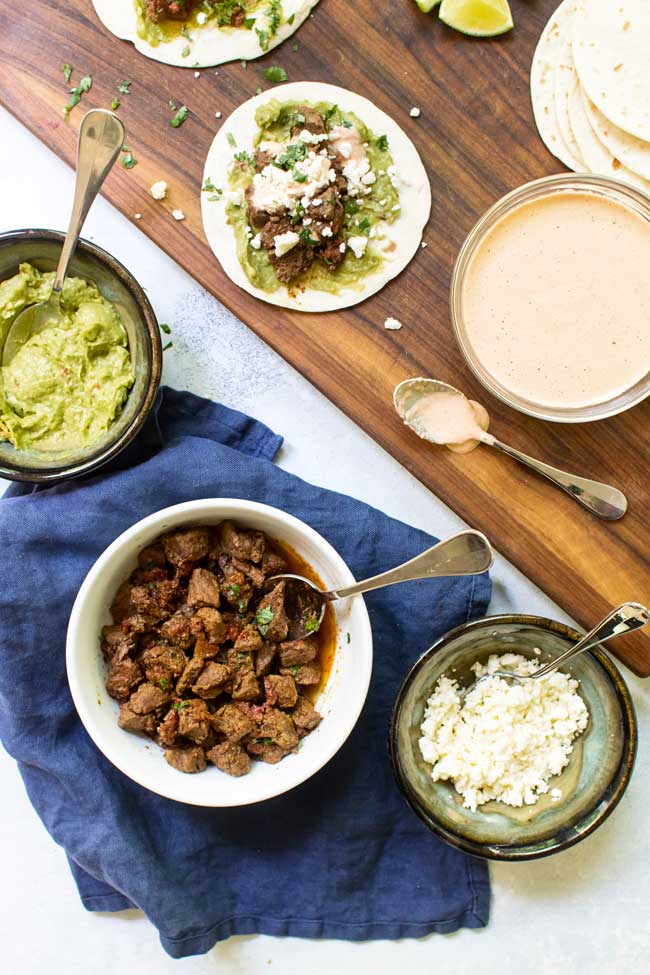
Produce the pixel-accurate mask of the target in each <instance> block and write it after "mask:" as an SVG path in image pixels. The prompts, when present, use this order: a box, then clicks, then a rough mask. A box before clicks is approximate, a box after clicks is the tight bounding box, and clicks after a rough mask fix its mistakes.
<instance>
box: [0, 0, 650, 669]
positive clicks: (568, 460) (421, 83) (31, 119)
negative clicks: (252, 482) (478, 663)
mask: <svg viewBox="0 0 650 975" xmlns="http://www.w3.org/2000/svg"><path fill="white" fill-rule="evenodd" d="M17 6H18V8H19V9H16V7H17ZM555 6H556V0H536V2H535V3H530V2H523V0H513V3H512V7H513V15H514V18H515V22H516V25H517V26H516V28H515V30H514V31H513V32H512V33H511V34H509V35H507V36H505V37H502V38H499V39H496V40H494V41H474V40H471V39H469V38H464V37H463V36H461V35H460V34H457V33H454V32H453V31H451V30H448V29H447V28H446V27H444V26H443V25H442V24H441V23H440V22H439V21H437V20H436V19H435V17H432V16H426V15H423V14H421V13H420V12H419V11H418V10H417V8H416V6H415V4H414V3H413V0H391V2H390V3H382V4H380V3H377V0H354V2H353V3H350V2H349V0H321V3H320V4H319V5H318V7H317V8H316V10H315V11H314V14H313V16H312V17H311V18H310V19H309V20H308V21H307V22H306V23H305V24H304V25H303V26H302V27H301V29H300V30H299V31H298V32H297V34H296V35H294V37H293V38H292V39H291V40H290V41H288V42H286V43H285V44H284V45H283V46H282V47H280V48H279V49H276V50H275V51H272V52H271V53H270V54H268V55H267V56H266V57H264V58H263V59H260V60H258V61H251V62H250V63H248V64H247V65H243V64H241V63H239V62H236V63H234V64H231V65H226V66H222V67H220V68H218V69H217V70H215V69H209V70H207V69H206V70H202V71H201V73H200V78H195V77H194V72H193V71H191V70H187V69H182V68H172V67H168V66H167V65H164V64H158V63H156V62H153V61H149V60H147V59H145V58H143V57H141V56H140V55H138V54H137V53H136V52H135V50H134V49H133V47H132V46H131V45H129V44H127V43H124V42H121V41H118V40H116V39H115V38H114V37H113V36H111V35H110V34H109V33H108V32H107V31H106V30H105V29H104V28H103V27H102V25H101V24H100V22H99V21H98V19H97V17H96V15H95V13H94V10H93V7H92V4H91V2H90V0H23V2H22V3H21V4H20V5H16V3H15V0H11V2H10V0H0V97H1V98H2V101H3V103H4V105H5V106H6V108H7V109H9V111H10V112H12V113H13V114H14V115H15V116H16V117H17V118H18V119H20V121H21V122H23V123H24V124H25V125H27V126H28V127H29V128H30V129H31V130H32V132H34V133H35V134H36V135H37V136H39V138H41V139H42V140H43V141H44V142H45V143H46V144H47V145H48V146H50V148H52V149H53V150H54V151H55V152H56V153H58V155H60V156H61V157H62V158H63V159H65V160H66V161H67V162H68V163H70V164H72V163H73V160H74V154H75V143H76V129H77V127H78V124H79V121H80V119H81V116H82V114H83V112H84V110H86V109H88V108H92V107H109V106H110V103H111V100H112V98H114V97H115V95H116V86H117V84H118V83H119V82H120V81H122V80H123V79H126V80H129V81H131V82H132V84H131V94H129V95H122V96H120V97H121V107H120V110H119V114H120V116H121V118H122V119H123V121H124V123H125V125H126V128H127V142H128V145H129V148H130V149H131V151H132V153H133V155H134V156H135V157H136V159H137V160H138V165H137V166H136V167H135V168H133V169H131V170H129V171H127V170H125V169H124V168H122V167H121V166H118V167H117V168H116V170H115V171H114V173H112V174H111V176H110V177H109V178H108V181H107V183H106V187H105V190H106V196H107V197H108V198H109V200H111V202H112V203H114V204H115V205H116V206H117V207H118V208H119V209H120V210H121V211H122V212H123V213H124V214H125V215H126V216H127V217H129V218H130V219H134V215H135V214H136V213H140V214H141V215H142V217H141V219H140V220H139V221H137V225H138V226H139V227H140V229H141V230H142V231H143V232H144V233H146V234H147V235H148V236H149V237H151V238H152V239H153V240H154V241H155V242H156V243H157V244H159V245H160V246H161V247H162V248H163V249H164V250H165V251H166V252H167V253H168V254H170V255H171V256H172V257H173V258H174V259H175V260H176V261H178V262H179V263H180V264H181V265H182V266H183V267H184V268H186V270H187V271H189V272H190V274H192V275H193V276H194V277H195V278H196V279H197V280H198V281H199V282H200V283H201V284H202V285H204V286H205V287H206V288H207V289H208V290H209V291H211V292H212V293H213V294H214V295H215V296H216V297H217V298H219V299H220V300H221V301H222V302H223V303H224V304H225V305H227V306H228V308H230V309H231V310H232V311H233V312H235V314H236V315H238V316H239V317H240V318H241V319H243V321H245V322H246V323H247V324H248V325H249V326H250V327H251V328H252V329H253V330H254V331H255V332H257V333H258V334H259V335H261V336H262V338H264V339H265V340H266V341H267V342H268V343H269V344H270V345H272V346H273V348H275V349H276V350H277V351H278V352H279V353H280V354H281V355H282V356H283V357H284V358H285V359H287V360H288V361H289V362H290V363H291V364H292V365H294V366H295V367H296V368H297V369H299V370H300V371H301V372H302V373H303V374H304V375H305V376H307V378H308V379H310V380H311V381H312V382H313V383H314V384H315V385H316V386H318V387H319V388H320V389H321V390H322V391H323V392H324V393H325V394H326V395H327V396H329V397H330V399H332V400H333V401H334V402H335V403H336V404H337V405H338V406H339V407H341V408H342V409H343V410H345V412H346V413H347V414H348V415H349V416H350V417H352V419H354V420H356V422H357V423H359V424H360V425H361V426H362V427H363V428H364V429H365V430H366V431H367V432H368V433H369V434H370V435H371V436H373V437H374V438H375V439H376V440H377V441H378V442H379V443H380V444H382V445H383V446H384V447H385V448H386V449H387V450H388V451H390V453H391V454H393V455H394V456H395V457H396V458H397V459H398V460H399V461H401V463H402V464H404V466H405V467H407V468H408V469H409V470H410V471H411V472H412V473H413V474H415V475H416V476H417V477H418V478H419V479H420V480H421V481H423V482H424V483H425V484H426V485H427V486H428V487H429V488H431V490H432V491H433V492H435V494H437V495H438V496H439V497H441V498H442V499H443V500H444V501H446V502H447V503H448V504H449V505H450V506H451V507H452V508H453V509H454V510H455V511H457V512H458V514H459V515H460V516H461V517H462V518H464V519H465V520H466V521H467V522H469V523H470V524H471V525H473V526H475V527H477V528H480V529H482V530H483V531H485V532H486V534H487V535H488V536H489V537H490V538H491V539H492V541H493V542H494V544H495V546H496V547H497V548H498V549H499V550H500V551H501V552H502V553H503V554H504V555H506V556H507V557H508V558H509V559H511V560H512V562H514V563H515V564H516V565H517V566H519V568H520V569H521V570H522V571H523V572H524V573H526V575H528V576H530V577H531V578H532V579H533V580H534V581H535V582H536V583H537V584H538V585H539V586H540V587H541V588H542V589H543V590H545V591H546V592H547V593H548V594H549V596H551V597H553V598H554V599H555V600H556V601H557V602H558V603H560V605H561V606H563V607H564V609H565V610H566V611H567V612H568V613H570V614H571V615H572V616H573V617H575V618H576V619H577V620H578V621H579V622H580V623H581V624H583V625H584V626H590V625H591V624H593V623H594V622H595V621H596V620H597V618H598V617H599V616H601V615H603V614H604V612H605V611H606V610H607V609H608V608H609V607H611V606H612V605H614V604H616V603H618V602H623V601H624V600H628V599H636V600H640V601H641V602H644V601H650V591H649V589H650V587H649V585H648V582H649V578H648V562H647V551H648V546H647V532H646V527H645V506H646V503H647V500H648V468H647V459H646V458H647V455H648V445H649V434H648V431H649V429H650V401H649V402H646V403H644V404H643V405H641V406H639V407H637V408H636V409H635V410H632V411H631V412H630V413H628V414H626V415H625V416H620V417H617V418H614V419H611V420H607V421H603V422H599V423H593V424H584V425H575V426H563V425H557V424H555V425H554V424H550V423H542V422H539V421H536V420H533V419H530V418H528V417H525V416H521V415H519V414H518V413H517V412H515V411H514V410H510V409H508V408H507V407H505V406H503V405H502V404H500V403H499V402H498V401H496V400H495V399H492V398H490V397H489V396H487V394H485V392H484V391H483V390H482V388H481V387H480V386H479V385H478V384H477V383H476V381H475V380H474V379H473V377H472V375H471V373H470V372H469V371H468V369H467V367H466V366H465V365H464V362H463V360H462V358H461V354H460V351H459V349H458V348H457V346H456V343H455V341H454V338H453V335H452V331H451V326H450V319H449V311H448V293H449V280H450V275H451V270H452V266H453V263H454V259H455V257H456V254H457V251H458V249H459V247H460V245H461V243H462V241H463V239H464V237H465V235H466V234H467V232H468V231H469V229H470V228H471V226H472V224H473V223H474V221H475V220H476V218H477V217H478V216H479V215H480V214H481V213H482V212H483V211H484V210H485V209H486V208H487V207H488V206H490V205H491V204H492V203H493V202H494V201H495V200H496V199H497V198H498V197H500V196H501V195H502V194H503V193H505V192H506V191H508V190H511V189H513V188H514V187H516V186H518V185H519V184H521V183H523V182H526V181H527V180H530V179H534V178H536V177H539V176H544V175H547V174H549V173H554V172H558V171H560V170H561V168H562V167H561V166H560V164H559V163H558V162H557V161H556V160H554V159H553V158H552V157H551V156H550V155H549V154H548V152H547V151H546V149H545V148H544V146H543V144H542V142H541V141H540V139H539V137H538V135H537V131H536V129H535V125H534V123H533V117H532V111H531V107H530V101H529V92H528V79H529V69H530V64H531V59H532V55H533V50H534V47H535V44H536V41H537V38H538V37H539V35H540V33H541V30H542V28H543V26H544V24H545V22H546V20H547V19H548V17H549V16H550V14H551V13H552V11H553V9H554V7H555ZM296 43H297V44H298V50H297V51H295V50H294V49H293V48H294V45H295V44H296ZM64 62H68V63H69V64H71V65H72V66H73V68H74V74H73V76H72V83H73V84H75V83H77V82H78V81H79V79H80V78H81V77H82V75H84V74H91V75H92V78H93V84H92V90H91V91H90V92H89V93H88V94H86V95H84V97H83V101H82V104H81V105H80V106H78V107H77V108H76V109H75V110H74V111H73V112H72V114H71V117H70V121H69V122H68V123H66V122H64V121H63V118H62V113H61V109H62V107H63V105H64V104H65V102H66V100H67V87H68V86H67V85H66V84H65V81H64V78H63V74H62V65H63V63H64ZM271 64H277V65H281V66H282V67H284V68H285V69H286V71H287V73H288V75H289V79H290V80H291V81H298V80H304V79H306V80H312V81H318V80H320V81H328V82H333V83H335V84H339V85H342V86H344V87H348V88H351V89H354V90H356V91H358V92H360V93H362V94H364V95H366V96H368V97H369V98H371V99H372V100H373V101H375V102H376V103H377V105H379V106H380V107H381V108H383V109H384V110H385V111H386V112H388V113H389V114H390V115H392V116H393V117H394V118H395V119H396V120H397V121H398V122H399V123H400V124H401V125H402V126H403V128H404V129H405V130H406V132H407V133H408V134H409V135H410V136H411V138H412V139H413V140H414V142H415V144H416V145H417V147H418V148H419V151H420V153H421V155H422V158H423V160H424V163H425V165H426V166H427V169H428V172H429V176H430V179H431V184H432V189H433V199H434V208H433V214H432V218H431V222H430V224H429V227H428V229H427V231H426V234H425V239H426V241H427V243H428V247H427V248H426V249H425V250H423V251H421V252H420V253H419V254H418V255H417V257H416V258H415V260H414V261H413V262H412V263H411V265H410V267H409V268H408V269H407V270H406V271H405V272H404V273H403V274H402V275H401V276H400V277H399V278H398V279H397V280H396V281H394V282H393V283H391V284H390V285H388V286H387V287H386V288H385V289H384V291H383V292H381V294H379V295H377V296H375V297H373V298H371V299H369V300H368V301H366V302H364V303H363V304H362V305H359V306H357V307H356V308H353V309H350V310H349V311H343V312H338V313H335V314H327V315H318V316H309V315H300V314H296V313H289V312H286V311H283V310H281V309H277V308H274V307H272V306H271V305H265V304H261V303H259V302H257V301H256V300H255V299H253V298H251V297H250V296H249V295H247V294H245V293H244V292H242V291H240V290H238V289H237V288H236V287H235V286H234V285H233V284H231V282H230V281H229V280H228V279H227V278H226V277H225V275H224V274H223V273H222V272H221V269H220V267H219V265H218V263H217V261H216V260H215V258H214V257H213V256H212V253H211V251H210V250H209V248H208V246H207V244H206V242H205V239H204V237H203V231H202V227H201V217H200V206H199V196H200V187H201V176H202V170H203V162H204V159H205V156H206V153H207V151H208V147H209V145H210V142H211V139H212V137H213V134H214V132H215V131H216V129H217V128H218V126H219V125H220V124H222V122H221V121H218V120H217V119H216V118H215V112H217V111H221V112H222V113H223V116H224V117H225V116H227V114H228V113H229V112H230V111H231V110H232V109H234V108H235V107H236V106H237V105H239V104H240V103H241V102H242V101H243V100H245V99H247V98H249V97H250V96H252V95H253V94H254V93H255V89H256V88H257V87H258V86H261V87H263V88H266V87H269V83H268V82H266V81H265V80H264V78H263V75H262V70H263V68H265V67H268V66H269V65H271ZM170 98H171V99H173V100H174V102H175V103H176V104H178V105H180V104H185V105H187V106H188V107H189V109H190V116H189V118H188V120H187V121H186V122H185V124H184V125H182V126H181V127H180V128H178V129H174V128H171V127H170V125H169V119H170V117H171V115H172V114H173V113H172V112H171V111H170V109H169V106H168V99H170ZM412 106H418V107H419V108H420V109H421V110H422V114H421V116H420V118H418V119H412V118H410V117H409V109H410V108H411V107H412ZM0 148H1V150H2V151H3V152H9V151H11V147H10V146H2V147H0ZM43 178H44V179H45V178H47V176H46V174H44V175H43ZM159 179H165V180H166V181H167V182H168V184H169V187H170V192H169V194H168V199H167V200H166V201H165V202H164V203H156V202H154V200H153V199H152V198H151V196H150V195H149V193H148V188H149V186H150V185H151V183H153V182H154V181H155V180H159ZM173 208H180V209H181V210H183V212H184V213H185V220H184V221H182V222H176V221H175V220H173V219H172V217H171V210H172V209H173ZM2 229H13V228H2ZM99 242H100V243H101V241H99ZM161 287H164V282H161ZM389 315H392V316H395V317H397V318H399V319H400V320H401V321H402V322H403V323H404V328H403V329H402V330H401V331H399V332H389V331H386V330H385V329H384V327H383V323H384V320H385V319H386V317H387V316H389ZM649 327H650V323H649ZM417 375H424V376H427V375H429V376H435V377H438V378H441V379H444V380H446V381H448V382H451V383H453V384H454V385H456V386H460V387H461V388H462V389H463V390H466V391H467V392H468V393H469V394H471V395H472V396H473V397H475V398H476V399H479V400H482V401H484V402H486V405H487V406H488V408H489V410H490V413H491V414H492V418H493V429H494V431H495V432H497V433H498V435H499V437H500V438H501V439H502V440H505V441H506V442H508V443H511V444H513V445H514V446H516V447H519V448H521V449H523V450H526V451H528V452H530V453H534V454H537V455H539V456H540V457H542V458H544V459H545V460H547V461H549V462H550V463H553V464H557V465H558V466H563V467H566V468H568V469H570V470H574V471H575V472H577V473H580V474H583V475H586V476H591V477H595V478H598V479H600V480H609V481H611V482H612V483H615V484H617V485H618V486H620V487H621V488H623V489H624V490H625V491H626V493H627V495H628V498H629V504H630V506H629V513H628V514H627V515H626V516H625V518H623V520H622V521H621V522H618V523H615V524H606V523H604V522H601V521H598V520H597V519H596V518H594V517H593V516H591V515H589V514H588V513H587V512H585V511H583V510H582V509H581V508H579V507H578V505H576V504H575V503H574V502H572V501H571V500H570V499H569V498H568V497H565V496H564V495H563V494H562V493H561V492H559V491H557V490H555V489H554V488H553V487H551V486H550V485H549V484H547V483H545V482H544V481H542V480H540V479H538V478H537V477H535V476H534V475H532V474H529V473H528V472H527V471H525V470H524V469H523V468H520V467H519V466H517V465H516V464H514V463H513V462H512V461H510V460H508V459H507V458H505V457H500V456H499V455H498V454H496V453H495V452H494V451H490V450H481V449H479V450H477V451H475V452H474V453H472V454H470V455H468V456H464V457H459V456H457V455H454V454H451V453H450V452H448V451H447V450H445V449H444V448H434V447H431V446H428V445H426V444H425V443H423V442H422V441H420V440H418V439H417V438H416V437H414V436H413V435H411V434H410V433H409V432H408V431H407V430H406V429H405V428H404V427H403V426H402V424H401V423H400V421H399V420H398V418H397V417H396V416H395V415H394V413H393V410H392V406H391V394H392V391H393V388H394V386H395V384H396V383H398V382H399V381H400V380H402V379H405V378H407V377H408V376H417ZM404 517H405V518H406V520H408V518H409V513H408V511H405V512H404ZM518 609H519V610H520V611H521V612H526V610H527V609H528V607H527V606H525V605H523V606H519V607H518ZM617 652H618V654H619V655H620V656H621V658H624V659H625V661H626V662H627V663H628V664H629V666H630V667H631V668H632V670H634V671H635V672H636V673H637V674H640V675H643V676H648V675H650V639H649V638H648V637H647V636H645V635H643V634H635V635H634V636H632V637H627V638H625V641H621V642H620V643H619V644H618V645H617Z"/></svg>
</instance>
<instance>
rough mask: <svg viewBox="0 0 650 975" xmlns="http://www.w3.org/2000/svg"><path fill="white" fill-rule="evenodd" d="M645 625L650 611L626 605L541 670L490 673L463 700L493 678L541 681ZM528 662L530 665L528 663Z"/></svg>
mask: <svg viewBox="0 0 650 975" xmlns="http://www.w3.org/2000/svg"><path fill="white" fill-rule="evenodd" d="M646 623H650V610H648V609H647V608H646V607H645V606H642V605H641V603H623V604H622V605H621V606H617V607H616V609H613V610H612V611H611V612H610V613H608V614H607V616H605V617H604V618H603V619H602V620H601V621H600V623H597V624H596V626H594V628H593V630H590V631H589V633H587V634H586V635H585V636H583V638H582V639H581V640H579V641H578V643H574V645H573V646H572V647H569V648H568V650H565V651H564V653H561V654H560V656H559V657H556V658H555V659H554V660H551V661H549V663H547V664H544V665H543V666H542V667H538V668H537V669H536V670H532V671H531V672H530V673H522V672H520V673H515V672H514V671H511V670H488V671H487V672H486V673H483V674H482V675H481V676H480V677H478V678H477V679H476V680H475V681H473V683H471V684H470V685H469V686H468V687H465V688H463V690H462V692H461V697H462V698H463V699H464V698H465V697H467V695H468V694H469V693H470V691H473V690H474V689H475V688H476V687H478V685H479V684H481V683H483V682H484V681H487V680H490V679H491V678H493V677H501V678H503V679H504V680H512V681H514V682H515V683H516V684H523V683H524V681H529V680H539V678H540V677H545V676H546V675H547V674H550V673H552V672H553V671H554V670H557V669H558V668H559V667H561V666H562V664H565V663H567V661H569V660H572V659H573V658H574V657H577V656H578V654H579V653H584V652H585V650H591V648H592V647H596V646H598V645H599V644H601V643H606V642H607V641H608V640H613V639H614V637H617V636H623V635H624V634H625V633H631V632H632V631H633V630H638V629H639V628H640V627H642V626H645V625H646ZM526 663H529V662H528V661H526Z"/></svg>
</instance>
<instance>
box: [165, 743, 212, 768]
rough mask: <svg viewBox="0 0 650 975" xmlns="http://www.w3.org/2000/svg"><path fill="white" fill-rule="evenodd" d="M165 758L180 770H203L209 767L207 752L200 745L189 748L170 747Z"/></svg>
mask: <svg viewBox="0 0 650 975" xmlns="http://www.w3.org/2000/svg"><path fill="white" fill-rule="evenodd" d="M165 758H166V759H167V761H168V762H169V764H170V765H171V766H172V767H173V768H176V769H178V771H179V772H202V771H203V770H204V768H206V767H207V762H206V760H205V752H204V751H203V749H202V748H199V747H198V746H194V747H192V746H190V747H189V748H168V749H167V750H166V751H165Z"/></svg>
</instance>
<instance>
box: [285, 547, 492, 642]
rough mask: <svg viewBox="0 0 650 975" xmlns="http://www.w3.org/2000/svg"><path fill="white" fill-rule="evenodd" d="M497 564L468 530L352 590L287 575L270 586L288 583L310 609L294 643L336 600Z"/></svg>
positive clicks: (473, 572)
mask: <svg viewBox="0 0 650 975" xmlns="http://www.w3.org/2000/svg"><path fill="white" fill-rule="evenodd" d="M493 561H494V553H493V552H492V546H491V545H490V543H489V542H488V540H487V538H486V537H485V535H483V534H482V533H481V532H477V531H472V530H467V531H463V532H459V533H458V534H457V535H453V536H452V537H451V538H448V539H446V540H445V541H443V542H438V544H437V545H434V546H433V547H432V548H429V549H427V550H426V552H422V554H421V555H416V557H415V558H414V559H410V560H409V561H408V562H404V563H403V564H402V565H398V566H396V567H395V568H394V569H389V570H388V572H382V573H381V574H380V575H377V576H372V578H370V579H364V580H363V582H355V583H354V584H353V585H351V586H343V587H341V588H337V589H330V590H328V591H327V592H325V591H324V590H322V589H319V588H318V586H316V585H315V584H314V583H313V582H312V581H311V580H310V579H306V578H305V577H304V576H299V575H293V574H291V573H283V574H282V575H277V576H272V577H271V578H269V579H267V585H268V584H274V585H275V584H276V583H277V582H280V581H281V580H283V579H284V580H286V581H287V584H288V586H287V599H288V600H289V601H291V600H294V601H295V600H298V601H301V602H302V603H303V604H304V605H305V606H307V607H308V608H309V612H310V613H312V614H313V615H311V616H310V619H309V624H308V625H307V627H306V628H305V627H304V626H303V627H301V628H300V632H298V631H297V630H295V629H294V631H293V633H291V638H292V639H298V638H299V636H300V635H305V634H306V633H310V632H315V631H316V630H317V629H318V627H319V626H320V624H321V623H322V621H323V616H324V615H325V606H326V604H327V603H329V602H332V601H333V600H335V599H345V598H346V597H347V596H358V595H359V594H360V593H363V592H370V591H371V590H372V589H382V588H383V587H384V586H393V585H395V583H397V582H409V581H412V580H414V579H433V578H436V577H439V576H469V575H477V574H478V573H480V572H487V570H488V569H489V568H490V566H491V565H492V563H493Z"/></svg>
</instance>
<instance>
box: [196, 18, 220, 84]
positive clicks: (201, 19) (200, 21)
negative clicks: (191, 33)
mask: <svg viewBox="0 0 650 975" xmlns="http://www.w3.org/2000/svg"><path fill="white" fill-rule="evenodd" d="M207 19H208V15H207V14H206V13H203V11H202V10H200V11H199V12H198V14H197V15H196V22H197V24H204V23H205V22H206V20H207ZM215 74H216V72H215Z"/></svg>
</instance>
